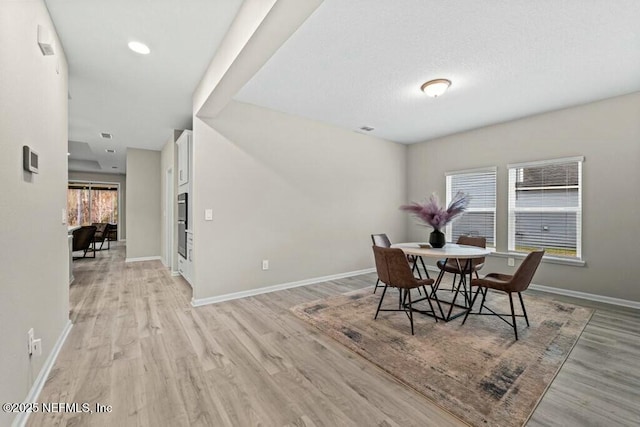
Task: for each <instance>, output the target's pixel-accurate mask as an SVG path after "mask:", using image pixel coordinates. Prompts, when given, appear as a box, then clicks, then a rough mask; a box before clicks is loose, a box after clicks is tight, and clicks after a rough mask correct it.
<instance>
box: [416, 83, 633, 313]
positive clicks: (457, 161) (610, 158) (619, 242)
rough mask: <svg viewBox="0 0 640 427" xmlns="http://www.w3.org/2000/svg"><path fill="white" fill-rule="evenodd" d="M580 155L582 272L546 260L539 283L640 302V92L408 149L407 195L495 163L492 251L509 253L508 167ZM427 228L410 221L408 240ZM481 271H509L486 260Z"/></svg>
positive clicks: (423, 235) (422, 237)
mask: <svg viewBox="0 0 640 427" xmlns="http://www.w3.org/2000/svg"><path fill="white" fill-rule="evenodd" d="M579 155H584V156H585V162H584V169H583V184H584V193H583V224H582V230H583V234H582V240H583V258H584V259H585V260H586V262H587V265H586V267H574V266H566V265H556V264H550V263H544V264H543V265H542V266H541V267H540V269H539V271H538V273H537V275H536V277H535V280H534V282H535V283H537V284H540V285H546V286H552V287H558V288H564V289H570V290H574V291H580V292H588V293H593V294H599V295H604V296H610V297H614V298H623V299H628V300H633V301H640V287H638V286H637V285H636V282H637V279H636V274H635V269H634V266H635V264H636V262H637V259H636V258H637V255H638V254H639V253H640V239H639V238H638V237H639V235H640V225H639V224H640V223H639V222H638V216H637V208H638V200H637V194H638V188H640V187H639V186H640V168H638V161H640V93H635V94H631V95H627V96H622V97H617V98H612V99H608V100H604V101H600V102H595V103H591V104H587V105H583V106H579V107H574V108H569V109H565V110H559V111H555V112H551V113H547V114H541V115H537V116H532V117H528V118H524V119H521V120H516V121H512V122H508V123H504V124H499V125H495V126H489V127H485V128H481V129H477V130H473V131H469V132H465V133H461V134H457V135H452V136H448V137H444V138H439V139H435V140H432V141H428V142H425V143H421V144H415V145H412V146H409V148H408V150H407V164H408V196H409V200H420V199H422V198H423V197H425V196H426V195H428V194H430V193H431V192H433V191H436V192H438V193H439V194H440V195H442V196H443V195H444V194H445V186H446V181H445V175H444V174H445V172H446V171H455V170H460V169H471V168H479V167H485V166H497V167H498V177H497V218H498V219H497V226H496V234H497V249H498V251H502V252H506V251H507V209H508V205H507V197H508V194H507V193H508V177H507V164H509V163H518V162H527V161H534V160H545V159H553V158H560V157H570V156H579ZM426 233H427V230H426V229H425V228H422V227H418V226H416V225H415V224H414V222H413V221H410V223H409V226H408V234H409V237H410V239H411V240H420V241H424V240H425V239H426V238H427V237H426ZM484 270H485V272H489V271H501V272H507V273H508V272H511V271H513V268H511V267H507V265H506V259H504V258H491V259H490V260H489V262H488V265H486V266H485V268H484Z"/></svg>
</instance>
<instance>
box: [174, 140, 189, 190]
mask: <svg viewBox="0 0 640 427" xmlns="http://www.w3.org/2000/svg"><path fill="white" fill-rule="evenodd" d="M176 144H178V185H184V184H188V183H189V178H190V175H191V173H190V172H191V171H190V168H191V131H188V130H185V131H184V132H182V135H180V138H178V140H177V141H176Z"/></svg>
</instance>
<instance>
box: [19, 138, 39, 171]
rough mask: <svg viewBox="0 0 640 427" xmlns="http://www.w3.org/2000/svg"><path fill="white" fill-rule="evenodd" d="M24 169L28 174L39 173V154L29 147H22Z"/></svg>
mask: <svg viewBox="0 0 640 427" xmlns="http://www.w3.org/2000/svg"><path fill="white" fill-rule="evenodd" d="M22 168H23V169H24V170H26V171H28V172H33V173H38V153H36V152H35V151H33V150H32V149H31V148H29V146H28V145H23V146H22Z"/></svg>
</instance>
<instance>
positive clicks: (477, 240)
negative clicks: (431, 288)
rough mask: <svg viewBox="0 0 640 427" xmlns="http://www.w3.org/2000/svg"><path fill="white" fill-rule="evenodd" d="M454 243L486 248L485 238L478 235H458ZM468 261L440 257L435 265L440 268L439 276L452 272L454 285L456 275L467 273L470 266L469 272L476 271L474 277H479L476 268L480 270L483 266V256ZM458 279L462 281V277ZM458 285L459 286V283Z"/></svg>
mask: <svg viewBox="0 0 640 427" xmlns="http://www.w3.org/2000/svg"><path fill="white" fill-rule="evenodd" d="M456 243H457V244H459V245H467V246H476V247H479V248H486V247H487V238H486V237H479V236H460V237H458V241H457V242H456ZM470 261H471V262H468V261H466V260H461V261H459V262H458V260H456V259H455V258H448V259H441V260H439V261H438V262H436V265H437V266H438V268H439V269H440V274H439V276H444V274H445V273H453V284H454V286H455V283H456V277H457V276H458V275H463V274H465V275H466V274H469V273H470V271H469V269H470V268H471V273H476V278H480V276H479V275H478V270H480V269H481V268H482V267H483V266H484V257H482V258H474V259H472V260H470ZM439 279H440V280H442V277H439ZM460 281H462V278H460ZM458 286H460V284H459V283H458ZM452 290H453V289H452Z"/></svg>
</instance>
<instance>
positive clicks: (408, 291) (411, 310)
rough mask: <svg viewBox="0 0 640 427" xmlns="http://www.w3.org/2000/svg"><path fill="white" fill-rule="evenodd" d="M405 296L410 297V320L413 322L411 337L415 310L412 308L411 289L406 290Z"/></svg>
mask: <svg viewBox="0 0 640 427" xmlns="http://www.w3.org/2000/svg"><path fill="white" fill-rule="evenodd" d="M404 292H405V296H407V295H409V320H410V321H411V335H413V308H411V289H405V291H404Z"/></svg>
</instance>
